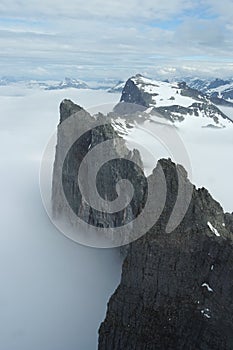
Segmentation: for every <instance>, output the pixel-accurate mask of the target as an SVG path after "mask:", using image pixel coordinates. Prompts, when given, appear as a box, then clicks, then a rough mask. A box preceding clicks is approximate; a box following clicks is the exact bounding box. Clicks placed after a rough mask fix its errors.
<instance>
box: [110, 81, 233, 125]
mask: <svg viewBox="0 0 233 350" xmlns="http://www.w3.org/2000/svg"><path fill="white" fill-rule="evenodd" d="M124 102H125V103H130V104H131V105H132V106H135V105H139V106H142V107H144V112H145V113H144V115H143V116H144V117H145V118H146V117H147V118H148V119H149V118H154V117H156V116H158V115H160V116H161V117H163V118H165V119H167V120H169V121H171V122H172V123H177V122H183V121H184V120H186V119H190V120H191V119H192V120H193V125H194V126H196V127H218V128H223V127H228V126H229V125H230V124H231V123H232V121H231V120H230V119H229V118H228V117H227V116H226V115H225V114H224V113H223V112H222V111H221V110H220V109H219V108H218V107H217V106H216V105H215V104H213V103H212V102H211V101H210V99H209V98H208V97H207V96H206V95H204V94H202V93H201V92H199V91H198V90H195V89H191V88H190V87H188V86H187V85H186V83H168V82H161V81H155V80H151V79H148V78H145V77H143V76H141V75H136V76H135V77H132V78H130V79H129V80H128V81H127V82H126V84H125V87H124V89H123V91H122V96H121V103H120V104H119V105H118V106H117V107H116V112H118V113H119V111H120V109H122V106H124ZM146 114H147V116H146Z"/></svg>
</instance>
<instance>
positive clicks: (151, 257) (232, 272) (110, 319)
mask: <svg viewBox="0 0 233 350" xmlns="http://www.w3.org/2000/svg"><path fill="white" fill-rule="evenodd" d="M160 164H161V165H162V167H163V170H164V173H165V175H166V182H167V200H166V206H165V208H164V211H163V214H162V215H161V217H160V219H159V221H158V222H157V224H155V226H154V227H153V228H152V229H151V230H150V231H149V232H148V233H147V234H146V235H145V236H143V237H142V238H140V239H139V240H137V241H136V242H134V243H132V244H131V245H130V246H129V247H128V251H127V255H126V258H125V260H124V263H123V269H122V278H121V283H120V285H119V287H118V288H117V290H116V291H115V293H114V294H113V296H112V297H111V299H110V301H109V303H108V310H107V315H106V319H105V320H104V322H103V323H102V325H101V327H100V330H99V348H98V349H99V350H119V349H124V350H197V349H202V350H231V349H232V348H233V317H232V314H233V245H232V243H233V242H232V240H233V230H232V229H233V225H232V224H233V219H232V217H233V215H232V214H224V212H223V210H222V208H221V206H220V205H219V204H218V203H217V202H216V201H215V200H214V199H213V198H212V197H211V195H210V194H209V193H208V191H207V190H206V189H204V188H202V189H196V188H194V191H193V196H192V201H191V203H190V206H189V209H188V212H187V213H186V215H185V218H184V220H183V221H182V223H181V224H180V226H179V227H178V228H177V229H176V230H175V231H174V232H172V233H170V234H167V233H166V232H165V227H166V222H167V220H168V218H169V216H170V213H171V209H172V207H173V205H174V201H175V198H176V195H177V188H178V183H177V175H176V173H177V172H176V166H175V164H173V163H172V162H171V161H169V160H161V161H160ZM152 176H153V175H152ZM187 181H188V180H187Z"/></svg>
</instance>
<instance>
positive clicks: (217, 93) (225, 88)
mask: <svg viewBox="0 0 233 350" xmlns="http://www.w3.org/2000/svg"><path fill="white" fill-rule="evenodd" d="M186 82H187V84H188V85H189V86H190V87H192V88H194V89H197V90H200V91H202V92H203V93H206V94H209V96H210V97H211V98H220V99H225V100H233V79H232V78H231V79H227V80H223V79H219V78H216V79H214V80H211V81H209V80H201V79H197V78H191V79H186Z"/></svg>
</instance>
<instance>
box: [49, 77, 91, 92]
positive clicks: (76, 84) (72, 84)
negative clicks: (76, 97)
mask: <svg viewBox="0 0 233 350" xmlns="http://www.w3.org/2000/svg"><path fill="white" fill-rule="evenodd" d="M68 88H75V89H88V88H89V86H88V85H87V84H86V83H85V82H83V81H81V80H77V79H72V78H65V80H64V81H61V82H60V83H58V84H54V85H50V86H48V87H47V88H46V90H64V89H68Z"/></svg>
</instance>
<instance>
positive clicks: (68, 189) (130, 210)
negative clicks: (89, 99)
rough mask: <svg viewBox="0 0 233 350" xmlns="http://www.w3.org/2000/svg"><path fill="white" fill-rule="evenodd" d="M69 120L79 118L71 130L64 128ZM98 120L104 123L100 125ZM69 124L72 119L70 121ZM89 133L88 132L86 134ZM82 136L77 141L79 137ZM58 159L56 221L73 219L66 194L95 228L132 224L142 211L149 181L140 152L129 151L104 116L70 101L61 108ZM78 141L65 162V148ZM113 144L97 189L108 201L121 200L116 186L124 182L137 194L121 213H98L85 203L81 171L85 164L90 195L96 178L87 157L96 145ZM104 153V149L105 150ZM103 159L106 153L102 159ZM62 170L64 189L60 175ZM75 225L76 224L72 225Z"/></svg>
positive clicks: (84, 219)
mask: <svg viewBox="0 0 233 350" xmlns="http://www.w3.org/2000/svg"><path fill="white" fill-rule="evenodd" d="M69 118H71V119H72V118H75V121H76V123H75V127H72V128H68V129H67V130H66V129H64V128H63V127H62V124H63V122H66V121H67V120H68V119H69ZM96 121H100V124H101V125H99V126H96ZM68 122H69V120H68ZM85 130H88V131H85ZM78 132H79V134H80V133H81V136H80V137H79V138H78V139H77V140H76V135H78ZM57 135H58V137H57V146H56V157H55V163H54V170H53V186H52V206H53V216H54V218H62V217H63V218H65V219H67V220H71V221H72V219H71V218H70V216H69V208H68V209H67V206H66V204H65V199H64V197H63V191H64V193H65V196H66V200H67V201H68V203H69V205H70V207H71V208H72V210H73V211H74V213H75V214H76V215H77V216H78V217H79V218H81V219H82V220H83V221H84V222H86V223H88V224H90V225H93V226H94V227H103V228H108V227H118V226H121V225H124V224H126V223H128V222H131V221H132V219H133V218H135V217H136V216H137V215H138V214H139V213H140V212H141V210H142V208H143V205H144V204H143V203H144V202H145V200H146V197H147V180H146V178H145V175H144V173H143V171H142V168H143V166H142V161H141V157H140V154H139V152H138V151H137V150H134V151H133V152H132V151H129V150H128V149H127V147H126V146H125V142H124V140H123V139H122V138H121V137H120V136H119V135H118V134H117V133H116V131H115V130H114V129H113V127H112V125H111V124H110V123H109V122H108V121H107V119H106V117H105V116H104V115H102V114H100V113H99V114H98V115H96V116H93V117H92V116H91V115H90V114H89V113H88V112H87V111H85V110H84V109H83V108H82V107H80V106H78V105H76V104H74V103H73V102H72V101H70V100H64V101H63V102H62V103H61V105H60V124H59V125H58V132H57ZM73 137H74V139H75V142H74V143H73V144H72V146H71V147H70V149H69V151H68V152H67V155H66V156H65V159H64V157H63V152H64V149H66V145H67V143H68V142H69V140H71V139H73ZM106 141H112V142H113V151H112V152H113V153H112V154H113V156H112V158H113V159H112V160H110V161H108V162H107V163H106V164H104V165H103V166H102V168H101V169H100V170H99V172H98V176H97V178H96V187H97V190H98V192H99V194H100V196H101V197H102V198H103V199H105V200H108V201H113V200H114V199H116V198H117V193H116V184H117V183H118V182H119V181H120V180H122V179H128V180H130V181H131V183H132V185H133V187H134V189H135V192H134V196H133V198H132V200H131V201H130V203H129V205H128V206H127V207H126V208H125V209H123V210H121V211H119V212H117V213H112V214H110V213H108V212H107V211H106V210H103V211H98V210H96V209H93V208H92V207H91V206H89V205H88V204H87V202H86V201H85V200H84V198H83V196H82V193H81V191H80V188H79V183H78V176H77V174H78V172H79V168H80V165H81V163H84V166H85V179H83V180H84V182H85V183H84V184H83V186H86V190H87V192H88V186H89V177H90V178H91V177H92V176H93V175H92V168H91V167H90V166H89V165H88V164H86V163H85V160H84V158H85V156H86V155H87V154H88V152H90V151H91V150H92V149H93V148H94V147H95V146H97V145H99V144H101V143H103V142H106ZM103 152H104V150H103ZM101 156H103V158H104V153H103V154H102V155H101V154H99V157H101ZM60 169H62V187H63V191H62V190H61V181H60V176H59V172H60ZM70 223H71V224H72V222H70Z"/></svg>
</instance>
